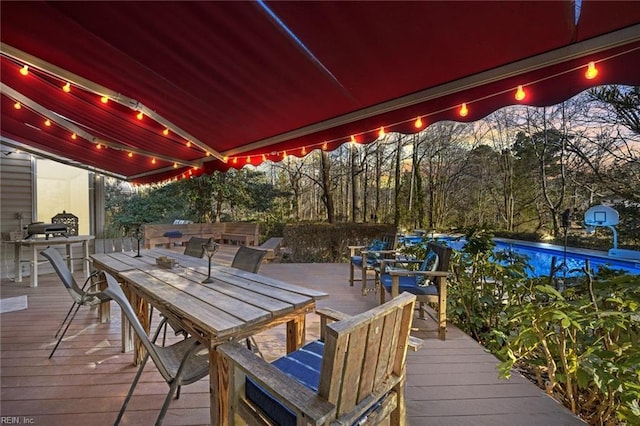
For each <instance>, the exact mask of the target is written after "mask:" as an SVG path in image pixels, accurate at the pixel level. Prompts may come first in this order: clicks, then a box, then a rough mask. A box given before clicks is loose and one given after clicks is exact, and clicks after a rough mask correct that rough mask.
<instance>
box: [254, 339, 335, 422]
mask: <svg viewBox="0 0 640 426" xmlns="http://www.w3.org/2000/svg"><path fill="white" fill-rule="evenodd" d="M323 352H324V343H323V342H320V341H315V342H311V343H308V344H306V345H305V346H303V347H302V348H300V349H298V350H297V351H295V352H292V353H290V354H288V355H286V356H284V357H282V358H280V359H277V360H276V361H274V362H273V364H272V365H273V366H275V367H277V368H278V369H279V370H280V371H282V372H283V373H285V374H287V375H288V376H289V377H292V378H294V379H296V380H297V381H298V382H300V383H302V384H303V385H305V386H306V387H308V388H309V389H311V390H313V391H314V392H317V391H318V386H319V384H320V368H321V366H322V354H323ZM246 395H247V399H249V401H251V402H253V403H254V404H255V405H257V406H258V407H260V408H261V409H262V411H263V412H264V413H265V414H266V415H268V416H269V417H270V418H271V420H273V421H274V422H275V423H276V424H278V425H284V426H288V425H291V426H295V425H296V416H295V414H294V413H292V412H291V411H290V410H289V409H288V408H287V407H285V406H283V405H282V404H280V403H279V402H278V401H276V400H275V399H274V398H273V397H272V396H271V395H269V393H267V392H266V391H265V390H264V389H262V388H261V387H260V386H259V385H257V384H256V383H255V382H253V381H252V380H251V379H247V382H246Z"/></svg>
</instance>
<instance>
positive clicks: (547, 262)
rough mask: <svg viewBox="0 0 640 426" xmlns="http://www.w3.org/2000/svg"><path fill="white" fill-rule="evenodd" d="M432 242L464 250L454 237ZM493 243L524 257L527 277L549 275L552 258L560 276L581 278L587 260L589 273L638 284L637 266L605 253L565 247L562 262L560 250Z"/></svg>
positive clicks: (415, 238)
mask: <svg viewBox="0 0 640 426" xmlns="http://www.w3.org/2000/svg"><path fill="white" fill-rule="evenodd" d="M436 239H437V240H438V241H441V242H444V243H446V244H447V245H448V246H449V247H451V248H453V249H454V250H461V249H462V248H463V247H464V240H459V239H458V238H455V237H451V236H443V235H439V236H437V238H436ZM405 240H406V241H407V242H409V243H410V244H417V243H419V242H421V241H422V240H421V237H418V236H405ZM494 241H495V243H496V247H495V249H494V251H496V252H497V251H505V250H509V251H511V252H513V253H516V254H518V255H522V256H527V259H528V263H529V265H531V270H529V271H528V272H529V276H530V277H542V276H549V275H550V273H551V259H552V258H553V257H555V258H556V267H558V266H560V265H561V264H562V263H563V262H564V263H565V265H566V268H563V269H562V271H561V272H559V273H560V274H562V275H563V276H576V275H582V272H581V269H582V268H583V267H584V265H585V261H586V259H589V264H590V267H591V269H592V270H593V271H597V270H598V269H599V268H600V267H602V266H606V267H608V268H610V269H618V270H622V271H626V272H628V273H630V274H633V275H638V276H639V280H640V262H638V261H634V260H625V259H620V258H613V257H609V256H608V255H607V252H604V251H596V250H586V249H575V248H571V247H567V253H566V260H565V253H564V247H562V246H557V245H553V244H546V243H533V242H527V241H518V240H509V239H503V238H495V239H494Z"/></svg>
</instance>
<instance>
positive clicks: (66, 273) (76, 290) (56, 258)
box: [40, 247, 84, 303]
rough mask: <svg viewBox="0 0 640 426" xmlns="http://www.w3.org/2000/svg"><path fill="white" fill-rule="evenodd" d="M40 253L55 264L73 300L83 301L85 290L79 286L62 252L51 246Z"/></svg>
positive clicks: (55, 268)
mask: <svg viewBox="0 0 640 426" xmlns="http://www.w3.org/2000/svg"><path fill="white" fill-rule="evenodd" d="M40 254H42V255H43V256H44V257H46V258H47V259H48V260H49V262H51V266H53V269H54V270H55V271H56V274H58V277H60V280H61V281H62V284H64V286H65V287H66V288H67V291H68V292H69V294H71V297H72V298H73V300H74V301H75V302H76V303H81V302H82V294H83V293H84V292H83V291H82V289H81V288H80V287H79V286H78V283H77V282H76V280H75V278H73V274H72V273H71V271H70V270H69V267H67V264H66V263H65V261H64V259H63V258H62V256H61V255H60V253H58V251H57V250H56V249H54V248H53V247H49V248H47V249H46V250H43V251H41V252H40Z"/></svg>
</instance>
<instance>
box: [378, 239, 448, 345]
mask: <svg viewBox="0 0 640 426" xmlns="http://www.w3.org/2000/svg"><path fill="white" fill-rule="evenodd" d="M427 247H428V249H429V250H428V252H427V256H426V258H425V259H424V260H420V261H418V262H420V263H421V266H420V268H419V269H418V270H409V269H403V268H397V267H393V266H391V265H392V264H393V263H396V262H401V263H403V264H406V263H407V262H410V261H407V260H406V259H404V260H398V261H393V260H383V261H382V263H381V265H380V268H379V270H380V274H379V277H378V278H377V279H378V280H379V282H380V285H381V286H382V287H383V289H384V290H382V291H380V303H384V301H385V293H391V297H392V298H393V297H396V296H397V295H398V294H400V293H402V292H408V293H411V294H415V295H416V301H417V302H418V314H419V318H420V319H424V314H425V312H427V310H426V304H427V303H433V304H435V305H436V307H437V318H434V320H435V321H436V322H437V323H438V337H439V338H440V339H441V340H445V338H446V333H447V277H448V276H449V275H450V273H449V261H450V258H451V253H452V250H451V249H450V248H449V247H446V246H442V245H439V244H436V243H429V244H428V245H427Z"/></svg>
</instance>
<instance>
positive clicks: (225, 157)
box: [222, 155, 229, 163]
mask: <svg viewBox="0 0 640 426" xmlns="http://www.w3.org/2000/svg"><path fill="white" fill-rule="evenodd" d="M222 161H224V162H225V163H226V162H227V161H229V157H227V156H226V155H225V156H224V157H222Z"/></svg>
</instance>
